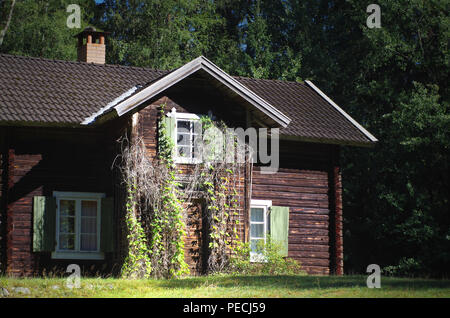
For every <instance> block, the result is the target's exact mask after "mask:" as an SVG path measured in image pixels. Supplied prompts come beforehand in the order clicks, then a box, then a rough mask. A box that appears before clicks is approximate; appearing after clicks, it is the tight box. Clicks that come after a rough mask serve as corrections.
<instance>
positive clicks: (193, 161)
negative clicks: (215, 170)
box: [174, 158, 202, 165]
mask: <svg viewBox="0 0 450 318" xmlns="http://www.w3.org/2000/svg"><path fill="white" fill-rule="evenodd" d="M174 162H175V163H178V164H187V165H196V164H200V163H202V161H201V160H199V159H187V158H175V160H174Z"/></svg>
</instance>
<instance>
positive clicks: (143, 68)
mask: <svg viewBox="0 0 450 318" xmlns="http://www.w3.org/2000/svg"><path fill="white" fill-rule="evenodd" d="M1 56H4V57H11V58H17V59H28V60H40V61H47V62H53V63H67V64H74V65H80V64H81V65H89V66H95V67H109V68H125V69H141V70H146V71H154V72H162V73H167V72H170V70H160V69H155V68H150V67H144V66H131V65H121V64H97V63H92V62H91V63H88V62H81V61H69V60H60V59H51V58H47V57H36V56H24V55H15V54H8V53H0V57H1Z"/></svg>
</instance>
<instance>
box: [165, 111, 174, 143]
mask: <svg viewBox="0 0 450 318" xmlns="http://www.w3.org/2000/svg"><path fill="white" fill-rule="evenodd" d="M165 124H166V129H167V131H166V134H167V137H169V138H171V139H172V140H174V135H175V129H176V127H175V124H176V121H175V118H173V117H167V116H166V117H165Z"/></svg>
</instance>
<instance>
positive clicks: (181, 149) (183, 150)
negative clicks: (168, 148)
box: [177, 146, 192, 158]
mask: <svg viewBox="0 0 450 318" xmlns="http://www.w3.org/2000/svg"><path fill="white" fill-rule="evenodd" d="M177 150H178V157H183V158H191V150H192V148H191V147H190V146H178V147H177Z"/></svg>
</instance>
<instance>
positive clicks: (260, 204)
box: [249, 199, 272, 263]
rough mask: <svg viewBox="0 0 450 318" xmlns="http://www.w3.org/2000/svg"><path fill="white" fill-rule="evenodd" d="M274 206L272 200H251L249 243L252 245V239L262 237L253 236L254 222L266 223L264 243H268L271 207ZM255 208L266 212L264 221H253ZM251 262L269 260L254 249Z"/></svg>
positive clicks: (251, 252)
mask: <svg viewBox="0 0 450 318" xmlns="http://www.w3.org/2000/svg"><path fill="white" fill-rule="evenodd" d="M271 206H272V200H253V199H252V200H251V202H250V215H249V227H250V228H249V244H250V247H251V240H252V239H258V240H260V238H259V237H258V238H255V237H252V236H251V235H252V234H251V233H252V232H251V225H252V224H264V238H263V240H264V244H266V242H267V234H268V233H267V227H268V222H269V213H270V207H271ZM253 208H261V209H263V211H264V212H263V214H264V221H263V222H253V221H252V214H251V213H252V209H253ZM250 262H254V263H261V262H267V260H266V259H265V258H264V257H263V256H262V255H261V254H259V253H255V252H253V251H251V250H250Z"/></svg>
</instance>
